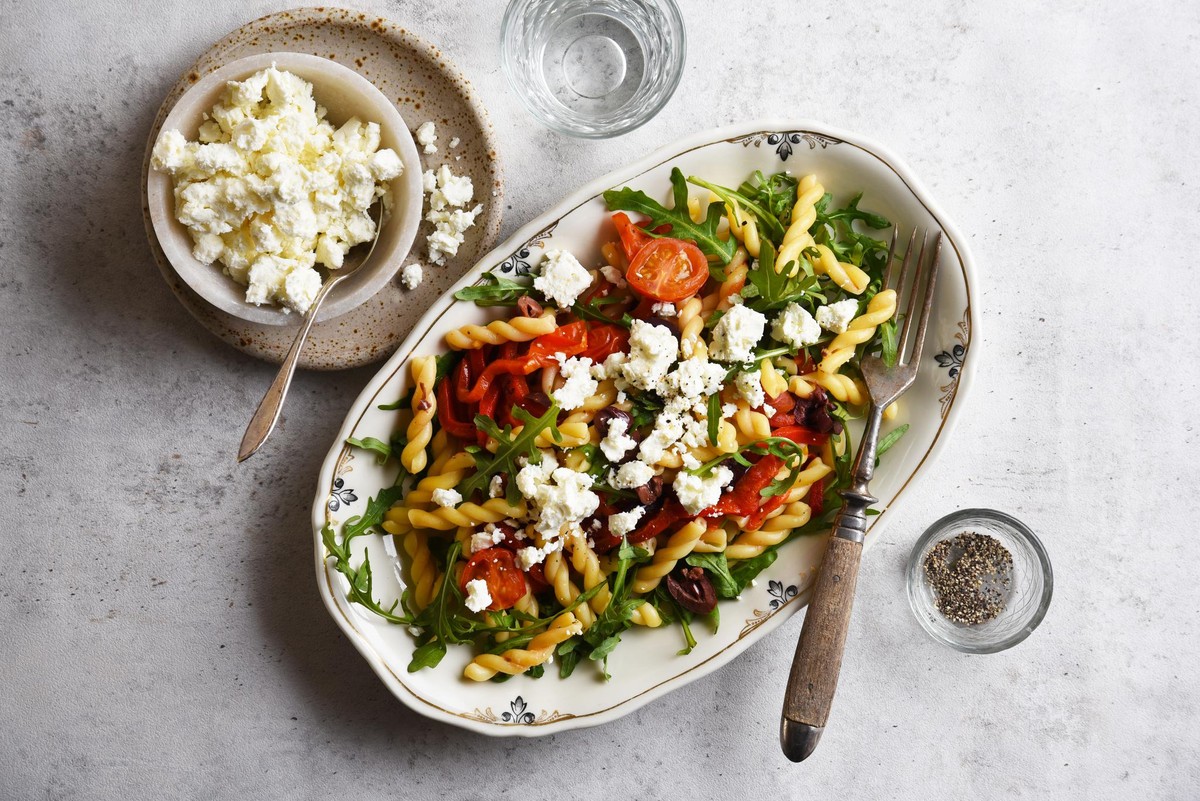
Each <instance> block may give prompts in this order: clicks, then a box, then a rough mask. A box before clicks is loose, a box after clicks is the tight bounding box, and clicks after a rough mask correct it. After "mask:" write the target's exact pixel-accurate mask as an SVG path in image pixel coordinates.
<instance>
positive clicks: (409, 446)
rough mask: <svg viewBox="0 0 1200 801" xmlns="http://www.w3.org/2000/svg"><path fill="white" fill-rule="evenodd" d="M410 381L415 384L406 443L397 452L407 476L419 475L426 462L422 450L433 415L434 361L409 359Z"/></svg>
mask: <svg viewBox="0 0 1200 801" xmlns="http://www.w3.org/2000/svg"><path fill="white" fill-rule="evenodd" d="M412 377H413V381H414V382H415V384H416V387H415V388H414V390H413V399H412V412H413V419H412V422H411V423H409V424H408V432H407V433H408V442H407V443H405V445H404V449H403V450H402V451H401V452H400V463H401V464H403V465H404V469H405V470H407V471H408V472H410V473H419V472H421V471H422V470H424V469H425V465H426V463H427V461H428V458H427V457H426V455H425V446H426V445H428V444H429V440H430V439H432V438H433V418H434V415H436V414H437V397H436V396H435V395H434V392H433V382H434V380H435V379H436V378H437V360H436V359H435V358H433V357H432V356H417V357H415V358H413V360H412Z"/></svg>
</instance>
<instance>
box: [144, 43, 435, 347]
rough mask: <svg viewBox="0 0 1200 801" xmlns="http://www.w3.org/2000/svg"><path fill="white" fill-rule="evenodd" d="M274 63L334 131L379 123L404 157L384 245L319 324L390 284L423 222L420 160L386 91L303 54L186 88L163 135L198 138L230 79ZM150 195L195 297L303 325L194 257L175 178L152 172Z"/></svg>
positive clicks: (268, 320)
mask: <svg viewBox="0 0 1200 801" xmlns="http://www.w3.org/2000/svg"><path fill="white" fill-rule="evenodd" d="M272 64H274V65H275V66H276V67H277V68H278V69H281V70H286V71H287V72H291V73H293V74H295V75H298V76H300V77H301V78H303V79H304V80H306V81H308V82H309V83H311V84H312V85H313V96H314V97H315V98H316V101H317V103H318V104H319V105H321V106H324V107H325V109H326V111H327V117H328V119H329V121H330V122H331V123H333V124H334V126H337V125H340V124H341V123H343V122H345V121H346V120H348V119H350V118H351V117H358V118H359V119H360V120H362V121H364V122H377V123H379V126H380V132H381V140H382V143H381V147H386V148H391V149H392V150H395V151H396V152H397V153H398V154H399V155H400V160H401V161H402V162H403V163H404V165H405V168H406V169H405V170H404V172H403V173H402V174H401V175H400V176H399V177H397V178H396V179H395V180H393V181H391V188H392V197H393V204H392V209H391V212H390V213H389V214H388V215H387V217H386V218H385V219H384V222H383V228H382V230H381V231H380V234H379V244H378V245H377V246H376V248H375V250H374V251H373V252H372V254H371V258H370V261H369V262H367V263H366V264H364V265H363V266H362V267H360V268H359V269H358V270H357V271H356V272H355V273H354V275H352V276H351V277H350V278H348V279H347V280H345V281H343V282H342V283H341V284H340V285H338V287H336V288H335V289H334V290H333V291H332V292H331V293H330V295H329V299H328V300H327V301H326V302H325V303H324V305H323V306H322V307H321V310H320V313H319V314H318V319H319V320H329V319H333V318H334V317H338V316H340V315H343V314H345V313H346V312H348V311H350V310H351V309H353V308H354V307H356V306H358V305H359V304H360V303H362V302H363V301H365V300H367V299H368V298H370V297H371V296H373V295H374V294H375V293H377V292H378V291H379V290H380V289H382V288H383V286H384V285H385V284H387V283H388V281H390V280H391V279H392V277H393V276H394V275H395V274H396V271H397V270H399V269H400V266H401V265H402V263H403V261H404V258H405V256H406V255H408V252H409V250H410V249H411V248H412V245H413V241H414V240H415V239H416V235H417V228H418V226H419V225H420V223H421V204H422V195H421V161H420V157H419V156H418V154H417V148H416V145H415V144H413V139H412V134H410V133H409V128H408V125H406V124H405V122H404V119H403V118H402V117H401V116H400V112H399V111H398V110H397V109H396V106H395V105H393V104H392V103H391V102H390V101H389V100H388V99H387V97H385V96H384V94H383V93H382V92H381V91H379V89H377V88H376V87H375V86H374V85H373V84H372V83H371V82H370V81H368V80H366V79H365V78H363V77H362V76H360V75H359V74H357V73H356V72H354V70H351V69H349V68H348V67H344V66H342V65H341V64H338V63H337V62H334V61H330V60H329V59H326V58H321V57H319V56H313V55H307V54H304V53H288V52H278V53H260V54H257V55H253V56H247V57H246V58H240V59H237V60H236V61H232V62H230V63H229V64H226V65H225V66H223V67H221V68H220V69H218V70H216V71H214V72H212V73H209V74H208V75H206V76H205V77H203V78H201V79H200V80H199V81H197V82H196V83H195V84H193V85H192V87H191V88H190V89H189V90H188V91H186V92H185V93H184V94H183V96H182V97H180V98H179V101H178V102H177V103H176V104H175V106H174V108H173V109H172V110H171V113H170V114H168V115H167V118H166V120H165V121H164V122H163V125H162V129H161V130H171V129H176V130H179V131H180V132H181V133H182V134H183V135H184V136H185V137H186V138H188V139H189V140H195V138H196V136H197V132H198V130H199V128H200V124H201V122H203V119H204V114H205V113H206V112H207V111H208V110H209V109H211V108H212V107H213V105H214V104H215V103H216V102H217V100H218V99H219V97H220V95H221V92H222V91H223V90H224V89H225V86H226V84H227V83H228V82H229V81H238V80H244V79H245V78H248V77H250V76H251V75H253V74H254V73H256V72H258V71H259V70H262V69H266V68H268V67H270V66H271V65H272ZM146 180H147V185H146V195H147V200H148V203H149V211H150V221H151V223H152V224H153V226H154V233H155V235H156V236H157V238H158V242H159V244H160V245H161V246H162V249H163V253H164V254H165V255H166V257H167V259H168V260H169V261H170V263H171V266H172V267H174V268H175V272H176V273H178V275H179V277H180V278H182V279H183V280H184V281H185V282H186V283H187V285H188V286H189V287H191V288H192V289H193V290H194V291H195V292H196V293H197V294H199V295H200V296H201V297H203V298H204V299H205V300H207V301H208V302H209V303H211V304H212V305H213V306H215V307H217V308H218V309H220V310H222V311H224V312H228V313H229V314H232V315H234V316H235V317H239V318H241V319H243V320H249V321H251V322H255V323H260V324H263V325H277V326H283V325H297V324H298V323H299V321H300V319H301V317H300V315H298V314H292V313H289V312H288V311H286V310H285V309H283V308H282V307H279V306H274V305H262V306H256V305H254V304H252V303H247V302H246V300H245V295H246V288H245V287H244V286H242V285H241V284H239V283H237V282H236V281H234V280H233V279H232V278H230V277H229V276H228V275H225V274H224V272H222V270H221V266H220V264H217V263H214V264H203V263H201V262H200V261H197V260H196V258H195V257H194V256H193V255H192V240H191V237H190V235H189V234H188V231H187V229H186V228H185V227H184V226H183V225H182V224H181V223H180V222H179V221H178V220H177V219H175V201H174V186H173V182H172V179H171V176H169V175H167V174H166V173H162V172H158V171H156V170H151V171H150V172H149V174H148V176H147V179H146Z"/></svg>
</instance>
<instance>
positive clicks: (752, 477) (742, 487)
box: [700, 453, 783, 517]
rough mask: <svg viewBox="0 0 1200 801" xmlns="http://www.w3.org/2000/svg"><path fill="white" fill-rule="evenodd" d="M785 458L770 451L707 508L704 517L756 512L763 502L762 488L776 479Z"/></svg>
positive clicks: (742, 515)
mask: <svg viewBox="0 0 1200 801" xmlns="http://www.w3.org/2000/svg"><path fill="white" fill-rule="evenodd" d="M781 467H783V460H782V459H780V458H779V457H778V456H775V455H774V454H770V453H768V454H767V455H766V456H764V457H762V458H761V459H759V460H758V461H757V462H755V463H754V464H753V465H751V466H750V469H749V470H747V471H746V472H745V474H744V475H743V476H742V477H741V478H740V479H738V482H737V484H735V485H734V486H733V489H732V490H730V491H729V492H727V493H725V494H724V495H722V496H721V500H719V501H717V502H716V503H714V504H713V505H712V506H710V507H708V508H707V509H705V510H704V511H703V512H701V513H700V514H701V515H702V516H703V517H719V516H720V515H730V516H732V517H745V516H746V515H751V514H754V513H755V512H756V511H757V510H758V507H759V504H760V503H762V490H763V488H764V487H766V486H767V485H768V484H770V483H771V482H772V481H773V480H774V479H775V474H776V473H778V472H779V468H781Z"/></svg>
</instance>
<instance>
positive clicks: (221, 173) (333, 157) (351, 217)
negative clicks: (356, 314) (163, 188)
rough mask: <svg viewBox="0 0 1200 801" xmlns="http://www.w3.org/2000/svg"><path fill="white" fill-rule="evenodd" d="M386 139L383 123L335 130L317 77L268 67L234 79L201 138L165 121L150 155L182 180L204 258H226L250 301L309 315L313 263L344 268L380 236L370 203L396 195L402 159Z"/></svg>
mask: <svg viewBox="0 0 1200 801" xmlns="http://www.w3.org/2000/svg"><path fill="white" fill-rule="evenodd" d="M379 145H380V131H379V125H378V124H377V123H374V122H367V123H364V122H362V121H361V120H359V119H357V118H352V119H350V120H348V121H347V122H346V123H345V124H343V125H342V126H341V127H339V128H334V126H333V125H332V124H330V122H329V121H328V120H327V119H326V118H325V109H324V108H322V107H321V106H319V105H318V104H317V102H316V100H315V99H314V98H313V91H312V84H310V83H309V82H307V81H305V80H304V79H302V78H300V77H298V76H296V75H293V74H292V73H290V72H285V71H281V70H278V69H275V68H274V67H271V68H269V69H265V70H261V71H260V72H257V73H255V74H254V75H252V76H250V77H249V78H247V79H246V80H244V81H230V82H229V84H228V85H227V86H226V89H225V91H224V93H223V94H222V95H221V98H220V100H219V101H218V102H217V104H216V105H215V106H213V108H212V109H211V110H210V111H209V112H208V113H207V114H206V115H205V120H204V122H203V123H202V124H201V125H200V131H199V141H197V142H189V141H187V139H186V138H185V137H184V136H183V135H182V134H181V133H180V132H179V131H177V130H164V131H163V132H162V133H161V134H160V135H159V137H158V140H157V142H156V143H155V145H154V151H153V153H152V155H151V162H150V163H151V166H152V167H153V168H154V169H156V170H162V171H164V172H166V173H169V174H170V175H171V177H172V178H173V179H174V185H175V216H176V218H177V219H178V220H179V222H181V223H182V224H183V225H184V226H186V227H187V229H188V232H189V233H190V234H191V237H192V242H193V245H194V247H193V250H192V255H194V256H195V258H196V260H197V261H200V262H202V263H204V264H212V263H214V262H220V263H221V265H222V267H223V270H224V272H225V273H226V274H227V275H229V276H230V277H231V278H232V279H233V280H235V281H237V282H238V283H239V284H242V285H244V286H245V287H246V301H247V302H248V303H253V304H255V305H261V304H264V303H278V304H281V305H282V306H283V307H284V308H285V309H288V310H293V311H297V312H301V313H303V312H305V311H307V310H308V308H309V306H311V305H312V302H313V299H314V298H315V297H316V294H317V291H318V290H319V289H320V288H321V284H322V281H323V279H322V276H321V273H320V272H318V270H317V266H318V265H320V266H322V267H324V268H325V269H326V270H339V269H341V268H342V266H343V264H344V260H345V257H346V252H347V251H349V250H350V248H352V247H354V246H355V245H357V244H360V243H363V242H369V241H371V240H372V239H373V238H374V237H375V222H374V220H373V219H372V218H371V216H370V214H369V213H368V209H369V208H370V207H371V204H372V203H374V202H375V201H376V199H382V201H383V203H384V204H385V206H388V205H390V203H391V193H390V191H389V188H388V184H387V182H388V181H390V180H392V179H394V178H396V177H397V176H399V175H400V174H401V173H402V172H403V171H404V165H403V164H402V163H401V161H400V157H399V156H398V155H397V154H396V152H395V151H393V150H390V149H387V148H383V149H381V148H380V147H379Z"/></svg>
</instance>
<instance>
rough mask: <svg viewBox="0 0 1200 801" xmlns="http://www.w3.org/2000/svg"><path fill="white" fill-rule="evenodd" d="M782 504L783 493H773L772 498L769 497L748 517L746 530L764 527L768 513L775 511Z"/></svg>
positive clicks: (756, 529)
mask: <svg viewBox="0 0 1200 801" xmlns="http://www.w3.org/2000/svg"><path fill="white" fill-rule="evenodd" d="M780 506H783V495H772V496H771V497H770V498H767V499H766V500H765V501H763V503H762V505H761V506H759V507H758V509H756V510H755V511H754V513H753V514H751V515H750V516H749V517H747V518H746V526H745V528H746V531H758V530H759V529H760V528H762V525H763V523H764V522H766V519H767V515H769V514H771V512H774V511H775V510H776V509H778V508H779V507H780Z"/></svg>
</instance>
